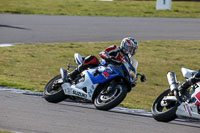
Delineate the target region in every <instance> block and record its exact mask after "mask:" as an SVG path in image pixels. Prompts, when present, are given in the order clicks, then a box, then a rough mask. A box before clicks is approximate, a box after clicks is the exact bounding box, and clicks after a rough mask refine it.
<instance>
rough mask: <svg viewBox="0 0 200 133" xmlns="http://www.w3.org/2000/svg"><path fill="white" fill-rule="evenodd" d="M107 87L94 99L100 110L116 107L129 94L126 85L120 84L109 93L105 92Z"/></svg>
mask: <svg viewBox="0 0 200 133" xmlns="http://www.w3.org/2000/svg"><path fill="white" fill-rule="evenodd" d="M106 87H108V86H106ZM106 87H105V88H103V89H102V90H101V91H100V93H99V94H98V95H97V96H96V97H95V99H94V105H95V107H96V108H97V109H99V110H109V109H112V108H114V107H116V106H117V105H119V104H120V103H121V102H122V101H123V100H124V98H125V97H126V94H127V87H126V86H125V85H122V84H118V85H116V86H115V88H113V89H112V91H111V92H109V93H105V90H106V89H107V88H106Z"/></svg>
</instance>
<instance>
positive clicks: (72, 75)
mask: <svg viewBox="0 0 200 133" xmlns="http://www.w3.org/2000/svg"><path fill="white" fill-rule="evenodd" d="M85 69H86V66H85V65H83V64H80V65H79V66H78V67H77V68H76V69H74V70H73V71H72V72H71V73H69V74H68V76H67V82H71V81H72V80H74V79H75V78H76V76H77V75H78V74H80V73H81V72H82V71H84V70H85Z"/></svg>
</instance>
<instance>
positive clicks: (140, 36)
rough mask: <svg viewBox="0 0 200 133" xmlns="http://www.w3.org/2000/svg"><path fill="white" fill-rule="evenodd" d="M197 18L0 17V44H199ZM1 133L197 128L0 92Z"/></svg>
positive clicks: (149, 132)
mask: <svg viewBox="0 0 200 133" xmlns="http://www.w3.org/2000/svg"><path fill="white" fill-rule="evenodd" d="M199 32H200V19H177V18H118V17H80V16H38V15H2V14H0V44H5V43H41V42H42V43H44V42H45V43H46V42H84V41H86V42H94V41H115V40H120V39H121V38H123V37H124V36H134V37H135V38H137V40H199V38H200V34H199ZM0 129H5V130H11V131H16V132H18V133H21V132H22V133H69V132H71V133H122V132H124V133H161V132H162V133H169V132H172V133H187V132H191V133H195V132H199V130H200V123H196V122H190V121H182V120H175V121H172V122H170V123H161V122H157V121H155V120H154V119H153V118H152V117H151V116H146V115H143V114H138V113H125V112H119V111H115V110H111V111H99V110H96V109H95V108H94V107H93V106H92V105H82V104H77V103H72V102H61V103H58V104H51V103H48V102H46V101H45V100H44V99H43V98H42V97H41V96H36V95H25V94H21V93H12V92H8V91H0Z"/></svg>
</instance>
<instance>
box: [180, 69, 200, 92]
mask: <svg viewBox="0 0 200 133" xmlns="http://www.w3.org/2000/svg"><path fill="white" fill-rule="evenodd" d="M199 81H200V71H198V72H197V73H196V74H194V76H193V77H191V78H189V79H188V80H187V81H186V82H184V83H183V84H182V85H181V86H179V88H178V90H179V91H180V93H181V95H182V94H184V93H185V91H186V90H187V89H188V88H189V87H190V86H191V85H194V84H196V83H197V82H199Z"/></svg>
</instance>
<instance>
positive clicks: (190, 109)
mask: <svg viewBox="0 0 200 133" xmlns="http://www.w3.org/2000/svg"><path fill="white" fill-rule="evenodd" d="M181 72H182V74H183V77H184V78H185V79H186V80H187V79H189V78H191V77H192V76H193V75H194V74H195V73H197V71H194V70H190V69H186V68H182V69H181ZM167 79H168V83H169V89H168V90H165V91H164V92H163V93H162V94H160V95H159V96H158V97H157V99H156V100H155V101H154V103H153V105H152V109H151V112H152V115H153V118H154V119H155V120H157V121H161V122H169V121H172V120H174V119H176V118H184V119H192V120H198V121H199V120H200V82H197V83H196V84H194V85H192V86H191V87H190V88H188V89H187V90H186V91H185V92H184V93H183V94H181V93H180V90H179V89H178V87H179V86H180V85H181V84H182V83H183V82H180V81H177V79H176V75H175V73H174V72H168V73H167Z"/></svg>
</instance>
